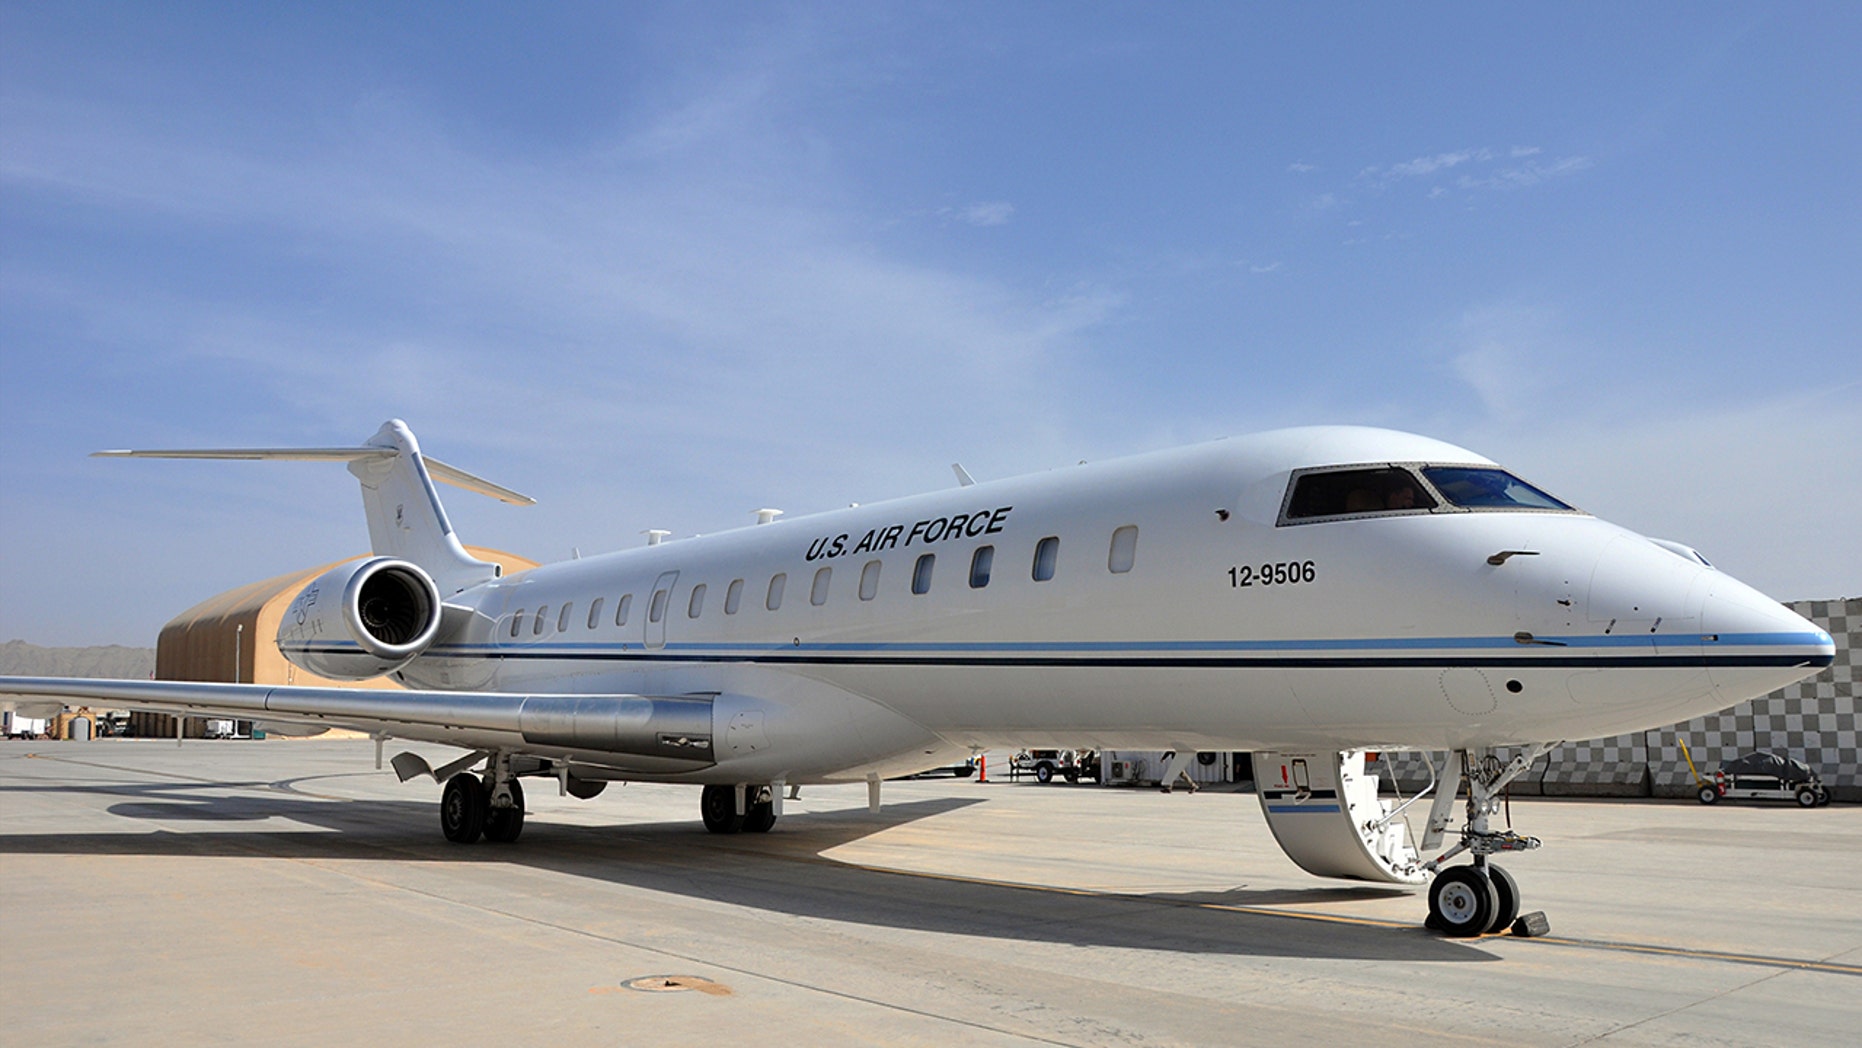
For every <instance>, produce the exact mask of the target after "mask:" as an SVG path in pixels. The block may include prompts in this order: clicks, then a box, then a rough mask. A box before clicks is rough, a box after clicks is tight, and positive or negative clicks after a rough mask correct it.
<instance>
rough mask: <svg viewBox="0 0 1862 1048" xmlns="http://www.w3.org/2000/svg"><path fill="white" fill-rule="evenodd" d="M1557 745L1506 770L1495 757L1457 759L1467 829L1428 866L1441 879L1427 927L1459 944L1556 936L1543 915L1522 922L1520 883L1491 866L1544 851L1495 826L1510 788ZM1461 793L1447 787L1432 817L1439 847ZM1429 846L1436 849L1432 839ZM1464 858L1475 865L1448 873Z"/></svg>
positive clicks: (1433, 889) (1433, 890)
mask: <svg viewBox="0 0 1862 1048" xmlns="http://www.w3.org/2000/svg"><path fill="white" fill-rule="evenodd" d="M1556 745H1557V743H1543V744H1541V745H1538V746H1533V747H1530V748H1529V749H1527V750H1526V751H1524V752H1522V753H1519V754H1517V755H1515V756H1514V757H1513V759H1512V760H1511V761H1508V762H1507V763H1505V764H1501V763H1500V761H1499V760H1498V758H1496V757H1493V756H1488V757H1486V758H1485V759H1482V760H1479V761H1476V760H1474V759H1473V757H1472V756H1471V755H1470V754H1469V752H1468V751H1466V750H1462V751H1460V752H1459V753H1458V754H1456V755H1455V756H1458V757H1459V758H1460V765H1461V773H1462V775H1465V776H1466V778H1467V782H1468V803H1467V819H1466V822H1465V823H1463V825H1462V828H1461V841H1460V843H1458V844H1456V845H1455V846H1454V847H1453V848H1450V849H1449V850H1447V851H1445V852H1443V853H1442V854H1441V855H1439V856H1437V857H1436V858H1435V859H1433V860H1431V861H1429V862H1428V863H1426V864H1424V867H1423V868H1424V869H1425V870H1428V871H1430V872H1432V873H1434V874H1435V875H1436V876H1435V883H1433V884H1431V885H1430V886H1429V919H1428V921H1427V922H1426V924H1427V926H1428V927H1429V928H1432V929H1434V930H1436V931H1439V932H1441V933H1442V934H1444V935H1449V936H1454V937H1457V938H1471V937H1473V936H1477V935H1488V934H1492V933H1495V932H1501V931H1506V930H1507V929H1509V928H1511V929H1512V931H1513V934H1515V935H1524V936H1535V935H1544V934H1545V933H1546V932H1548V931H1550V930H1551V925H1550V924H1549V923H1548V922H1547V921H1546V920H1545V915H1544V914H1543V913H1532V914H1527V915H1526V916H1525V917H1523V918H1522V917H1521V916H1520V914H1519V909H1520V895H1519V882H1517V881H1515V880H1514V879H1513V875H1512V874H1510V873H1508V872H1506V871H1505V870H1503V869H1501V868H1500V867H1498V866H1496V865H1494V864H1493V863H1491V862H1489V861H1488V858H1489V857H1490V856H1493V855H1497V854H1499V853H1501V852H1513V851H1531V850H1532V849H1534V848H1537V847H1538V846H1539V839H1538V838H1537V837H1526V836H1522V835H1520V834H1518V833H1515V832H1513V830H1511V829H1510V828H1509V829H1502V830H1495V829H1493V828H1492V827H1491V826H1490V825H1489V820H1490V819H1491V817H1492V816H1494V815H1496V814H1498V813H1499V811H1500V803H1501V797H1502V795H1503V793H1504V791H1505V790H1506V787H1507V785H1508V784H1510V783H1511V782H1512V781H1513V780H1514V779H1516V778H1518V777H1519V776H1520V775H1522V774H1524V773H1525V771H1526V769H1528V768H1530V767H1532V762H1534V761H1536V760H1538V759H1539V758H1540V757H1542V756H1544V755H1545V754H1546V753H1549V752H1550V751H1551V749H1552V747H1554V746H1556ZM1457 778H1460V776H1457ZM1455 793H1456V788H1455V784H1452V783H1443V790H1442V792H1441V793H1439V794H1437V797H1436V801H1437V802H1436V810H1435V811H1433V812H1431V813H1430V823H1429V837H1430V838H1433V839H1434V840H1435V841H1439V839H1440V830H1441V824H1443V823H1445V822H1446V821H1447V816H1448V808H1449V806H1450V805H1451V804H1452V798H1453V797H1454V796H1455ZM1444 801H1446V802H1448V803H1443V802H1444ZM1424 843H1425V846H1432V842H1431V841H1430V840H1429V839H1428V838H1425V842H1424ZM1462 852H1471V853H1473V856H1474V861H1473V862H1471V863H1468V864H1467V865H1465V866H1453V867H1448V868H1446V869H1444V868H1443V867H1444V865H1445V864H1446V863H1447V862H1448V860H1450V859H1452V858H1454V857H1455V856H1457V855H1460V854H1461V853H1462Z"/></svg>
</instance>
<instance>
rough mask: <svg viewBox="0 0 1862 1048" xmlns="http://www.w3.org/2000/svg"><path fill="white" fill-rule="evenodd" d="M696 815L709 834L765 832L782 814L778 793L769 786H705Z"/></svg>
mask: <svg viewBox="0 0 1862 1048" xmlns="http://www.w3.org/2000/svg"><path fill="white" fill-rule="evenodd" d="M698 813H699V815H701V816H703V817H704V820H705V829H707V830H710V831H711V832H712V833H768V832H769V831H770V828H771V827H773V826H775V825H776V819H777V817H778V816H780V815H781V814H782V795H781V790H780V789H778V787H777V786H776V785H770V786H707V787H705V792H704V793H703V794H701V795H700V796H699V798H698Z"/></svg>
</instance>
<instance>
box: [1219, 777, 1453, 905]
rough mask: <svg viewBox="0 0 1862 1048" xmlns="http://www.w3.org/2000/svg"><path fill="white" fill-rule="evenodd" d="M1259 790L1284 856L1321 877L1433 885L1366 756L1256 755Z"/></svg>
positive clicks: (1398, 813) (1401, 809)
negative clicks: (1367, 767) (1382, 795)
mask: <svg viewBox="0 0 1862 1048" xmlns="http://www.w3.org/2000/svg"><path fill="white" fill-rule="evenodd" d="M1254 779H1255V791H1256V793H1257V794H1258V795H1259V796H1260V799H1261V813H1262V814H1263V815H1265V816H1266V817H1267V825H1268V828H1269V829H1271V830H1273V831H1274V838H1275V839H1276V840H1278V841H1279V842H1280V847H1281V848H1282V849H1284V850H1285V851H1286V853H1287V856H1288V857H1289V858H1291V859H1292V860H1293V861H1294V862H1296V863H1298V864H1299V865H1300V867H1301V868H1303V869H1305V870H1306V871H1307V872H1309V873H1313V874H1317V875H1318V876H1320V877H1348V878H1352V879H1355V880H1361V881H1382V882H1385V883H1391V884H1421V883H1423V882H1424V881H1425V880H1427V879H1428V876H1427V874H1426V872H1425V871H1424V870H1423V863H1422V857H1421V856H1420V855H1418V854H1417V852H1416V848H1415V845H1414V843H1413V842H1412V840H1411V838H1410V835H1409V825H1408V824H1407V823H1406V822H1405V821H1404V820H1403V818H1402V811H1403V807H1407V805H1404V806H1401V807H1392V805H1391V804H1390V803H1389V802H1386V801H1385V800H1383V799H1382V798H1380V797H1378V795H1377V778H1376V776H1374V775H1369V774H1367V773H1366V772H1365V755H1364V751H1363V750H1347V751H1344V752H1342V753H1341V752H1332V753H1326V752H1313V753H1291V752H1287V753H1276V752H1272V751H1256V752H1255V754H1254Z"/></svg>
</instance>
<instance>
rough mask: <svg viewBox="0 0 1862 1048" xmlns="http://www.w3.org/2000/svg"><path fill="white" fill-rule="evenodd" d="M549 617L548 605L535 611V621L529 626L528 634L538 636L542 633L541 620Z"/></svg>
mask: <svg viewBox="0 0 1862 1048" xmlns="http://www.w3.org/2000/svg"><path fill="white" fill-rule="evenodd" d="M549 615H550V606H549V605H548V604H545V605H543V606H542V607H539V608H538V609H537V620H536V621H535V622H533V623H531V624H530V633H531V635H532V636H540V635H541V634H542V633H543V620H544V619H546V618H549Z"/></svg>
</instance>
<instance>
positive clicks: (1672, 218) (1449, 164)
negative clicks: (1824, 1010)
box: [0, 3, 1862, 645]
mask: <svg viewBox="0 0 1862 1048" xmlns="http://www.w3.org/2000/svg"><path fill="white" fill-rule="evenodd" d="M1857 54H1862V8H1857V7H1855V6H1853V5H1848V4H1835V3H1830V4H1777V5H1752V4H1714V3H1704V4H1638V5H1624V4H1570V5H1543V6H1527V5H1490V4H1468V5H1420V6H1409V5H1404V6H1399V5H1343V4H1340V5H1321V4H1303V5H1238V4H1128V5H1103V4H1076V3H1065V4H1035V3H1028V4H1013V5H1004V4H987V3H977V4H970V3H937V4H903V5H888V6H879V5H867V6H863V5H850V4H742V5H737V4H707V5H693V4H666V5H661V4H628V5H618V4H588V5H583V4H570V3H564V4H550V5H515V4H446V5H438V4H435V5H415V4H396V5H383V4H356V5H342V4H319V5H273V4H265V5H260V4H238V3H232V4H162V5H155V4H147V5H138V4H101V5H92V4H84V3H61V4H16V3H6V4H4V5H0V405H3V408H4V410H0V442H3V443H0V449H3V450H0V490H4V491H5V492H6V497H5V499H4V500H0V535H3V536H4V538H5V540H6V542H5V544H6V548H7V550H8V556H7V568H6V571H5V572H4V574H3V575H0V639H12V638H21V639H25V640H29V641H32V642H35V643H41V644H92V643H124V644H137V645H147V644H152V643H153V642H154V638H155V634H156V632H157V631H158V630H159V628H160V626H161V624H162V623H163V622H165V621H166V620H167V619H168V618H169V617H170V616H172V615H173V614H175V613H177V612H179V611H181V610H182V609H184V608H186V607H188V606H189V605H191V604H193V603H195V602H197V601H199V600H202V599H204V598H206V597H209V596H211V595H213V594H215V593H218V592H220V591H222V590H224V589H227V588H230V587H232V586H234V585H238V584H240V583H243V582H246V581H251V580H253V579H257V578H264V577H269V576H272V575H277V574H282V573H285V572H288V571H293V570H297V569H300V568H306V567H310V566H314V565H316V564H319V563H323V562H326V561H331V560H336V559H339V558H341V557H344V556H348V555H351V554H354V553H359V552H362V551H363V550H364V549H365V547H366V544H367V542H366V530H365V529H364V527H363V523H362V516H361V513H360V509H359V504H358V500H357V498H356V494H355V490H354V484H353V481H352V480H351V479H350V478H349V476H348V475H347V474H345V473H344V472H343V471H342V470H341V469H339V468H336V467H330V466H315V465H305V464H272V465H257V464H248V463H222V464H203V463H163V462H142V463H126V462H112V461H105V460H93V459H90V458H87V457H86V456H87V454H88V452H90V451H92V450H95V449H98V448H105V447H137V446H141V447H169V446H196V445H198V446H237V445H280V444H346V443H353V442H357V441H360V440H362V439H363V438H366V437H367V436H369V435H370V434H372V433H373V432H374V431H375V429H376V428H377V426H379V425H380V423H381V422H382V420H384V419H386V418H390V417H401V418H405V419H407V420H408V422H409V423H410V424H411V425H412V426H413V428H414V430H415V432H416V433H417V434H419V436H420V439H421V441H422V444H423V446H424V447H425V448H426V450H427V451H429V452H430V453H431V454H433V455H435V456H437V457H439V458H441V459H443V460H445V461H447V462H450V463H452V464H454V465H458V466H460V467H463V468H466V469H469V470H472V471H474V472H478V473H481V474H483V475H485V476H487V477H490V478H491V479H493V480H497V481H499V482H501V483H504V484H508V485H510V486H512V487H515V488H517V489H519V490H522V491H526V492H528V493H530V494H533V495H535V496H537V497H538V498H539V499H540V500H541V504H540V505H538V506H536V507H532V508H528V509H515V508H512V507H508V506H504V505H501V504H498V503H494V502H491V501H489V500H485V499H480V498H477V497H475V496H470V495H467V494H465V493H463V492H451V491H450V490H449V492H448V496H449V497H448V508H449V510H450V511H451V513H452V516H453V517H454V520H455V523H456V524H457V525H458V526H459V529H460V530H461V532H462V533H463V534H464V536H465V537H466V539H467V540H468V541H471V542H475V543H481V544H485V545H490V546H494V547H498V548H503V549H509V550H513V551H516V552H519V553H523V554H526V555H529V556H532V557H536V558H538V559H545V560H552V559H558V558H561V557H564V556H567V555H569V554H570V552H571V550H572V549H576V548H579V549H580V550H582V551H583V552H585V553H587V552H595V551H601V550H608V549H614V548H620V547H625V546H630V545H633V544H635V543H637V542H639V541H640V538H639V533H640V531H641V530H642V529H646V528H653V527H663V528H669V529H671V530H673V531H674V532H675V533H676V534H679V535H689V534H693V533H700V532H710V531H718V530H722V529H725V528H730V527H737V526H740V525H743V524H747V523H749V522H750V521H751V519H752V517H751V511H753V510H755V509H756V508H758V507H761V506H779V507H782V508H784V509H786V510H788V511H789V512H790V513H791V514H797V513H804V512H809V511H814V510H821V509H827V508H832V507H835V506H840V505H844V504H846V503H848V502H852V501H860V502H869V501H877V500H879V499H881V498H887V497H892V496H898V495H903V494H909V493H912V492H915V491H921V490H925V489H929V488H935V487H939V486H943V485H946V484H948V483H950V480H951V478H950V473H949V470H948V463H950V462H951V461H953V460H961V461H962V462H963V463H964V464H965V465H966V466H967V467H968V468H969V470H970V471H971V472H972V473H974V474H976V475H977V476H979V477H995V476H1004V475H1009V474H1013V473H1019V472H1029V471H1036V470H1042V469H1047V468H1051V467H1054V466H1059V465H1063V464H1067V463H1071V462H1075V461H1078V460H1080V459H1083V458H1104V457H1109V456H1113V455H1118V454H1125V453H1131V452H1137V451H1145V450H1151V449H1154V448H1158V447H1164V446H1168V445H1171V444H1177V443H1187V442H1191V441H1197V440H1203V439H1209V438H1214V437H1218V436H1222V435H1225V434H1230V433H1245V432H1251V431H1255V430H1259V429H1265V428H1272V427H1275V426H1282V425H1295V424H1307V423H1319V422H1357V423H1368V424H1375V425H1386V426H1392V427H1396V428H1401V429H1409V430H1415V431H1419V432H1424V433H1428V434H1430V435H1433V436H1438V437H1441V438H1444V439H1447V440H1451V441H1455V442H1457V443H1461V444H1464V445H1467V446H1469V447H1472V448H1473V449H1475V450H1477V451H1479V452H1481V453H1483V454H1486V455H1489V456H1491V457H1494V458H1496V459H1499V460H1500V461H1502V462H1506V463H1508V464H1510V465H1512V466H1513V467H1514V468H1515V469H1516V470H1517V471H1519V472H1521V473H1522V474H1524V475H1525V476H1527V477H1528V478H1529V479H1531V480H1533V481H1534V482H1536V483H1538V484H1540V485H1541V486H1543V487H1546V488H1547V489H1549V490H1551V491H1553V492H1554V493H1556V494H1559V495H1560V496H1562V497H1564V498H1566V499H1567V500H1570V501H1573V502H1575V503H1577V504H1579V505H1582V506H1584V507H1585V508H1588V509H1591V510H1592V511H1594V512H1597V513H1598V514H1599V515H1602V516H1606V517H1609V518H1611V519H1613V520H1616V521H1618V522H1620V523H1623V524H1625V525H1627V526H1629V527H1632V528H1635V529H1637V530H1639V531H1644V532H1646V533H1650V534H1654V535H1657V536H1661V537H1666V538H1674V539H1679V540H1682V541H1687V542H1690V543H1692V544H1694V545H1696V546H1698V547H1699V548H1700V549H1702V551H1703V552H1705V553H1706V554H1707V555H1708V556H1709V557H1711V558H1713V559H1714V560H1715V561H1716V562H1717V563H1719V564H1720V565H1721V566H1722V567H1723V568H1725V569H1727V570H1729V571H1731V572H1732V573H1733V574H1735V575H1738V576H1739V577H1741V578H1744V579H1745V580H1746V581H1749V582H1752V583H1753V584H1755V585H1758V586H1759V587H1760V588H1762V589H1765V590H1766V591H1767V592H1770V593H1772V594H1773V595H1774V596H1777V597H1779V598H1781V599H1803V598H1812V597H1833V596H1838V595H1855V594H1858V593H1862V549H1859V547H1862V544H1859V543H1858V542H1857V541H1856V538H1855V535H1856V533H1857V521H1858V520H1862V494H1859V493H1858V492H1859V491H1862V409H1858V407H1857V406H1856V405H1857V404H1858V403H1862V376H1859V374H1858V363H1859V362H1862V349H1859V340H1858V334H1857V327H1858V320H1859V316H1858V312H1859V308H1858V307H1859V304H1862V193H1858V191H1857V172H1858V171H1862V64H1858V63H1857V62H1856V60H1855V56H1856V55H1857Z"/></svg>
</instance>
